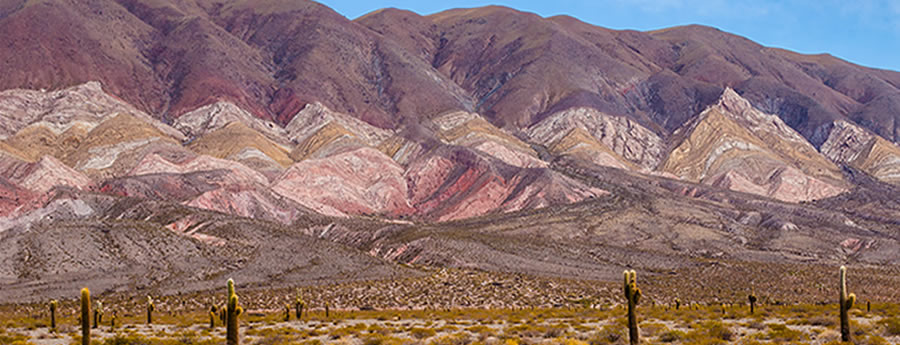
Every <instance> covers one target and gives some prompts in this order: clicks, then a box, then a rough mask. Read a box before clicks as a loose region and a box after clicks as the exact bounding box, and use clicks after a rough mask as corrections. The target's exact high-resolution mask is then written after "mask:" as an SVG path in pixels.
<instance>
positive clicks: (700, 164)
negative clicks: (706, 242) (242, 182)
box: [661, 90, 847, 202]
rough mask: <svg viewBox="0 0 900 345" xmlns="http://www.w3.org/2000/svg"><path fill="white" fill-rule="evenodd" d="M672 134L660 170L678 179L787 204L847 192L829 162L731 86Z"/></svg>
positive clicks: (788, 128) (807, 143) (835, 168)
mask: <svg viewBox="0 0 900 345" xmlns="http://www.w3.org/2000/svg"><path fill="white" fill-rule="evenodd" d="M675 138H676V140H677V141H676V142H677V146H676V147H675V148H674V149H673V150H672V151H671V152H670V153H669V156H668V158H667V159H666V161H665V162H664V164H663V165H662V168H661V170H662V171H663V172H666V173H671V174H673V175H675V176H678V177H679V178H682V179H686V180H689V181H695V182H701V183H706V184H713V185H718V186H721V187H724V188H728V189H731V190H736V191H743V192H748V193H753V194H759V195H764V196H769V197H773V198H776V199H780V200H784V201H791V202H799V201H809V200H817V199H823V198H827V197H830V196H834V195H837V194H840V193H842V192H844V191H846V186H847V184H846V183H845V182H844V181H843V180H842V176H841V174H840V170H839V169H838V168H837V167H836V166H835V165H834V164H833V163H831V162H830V161H828V160H827V159H826V158H825V157H824V156H822V155H821V154H819V153H818V152H817V151H816V150H815V148H814V147H813V146H812V145H810V144H809V142H807V141H806V140H804V139H803V137H801V136H800V135H799V134H797V133H796V132H795V131H794V130H793V129H791V128H790V127H788V126H787V125H785V124H784V122H782V121H781V119H779V118H778V117H777V116H774V115H768V114H765V113H762V112H760V111H759V110H756V109H754V108H753V107H752V106H750V104H749V102H747V101H746V100H744V99H743V98H741V97H740V96H739V95H737V94H736V93H735V92H733V91H731V90H726V91H725V93H724V94H723V95H722V98H721V99H720V101H719V102H718V103H717V104H716V105H713V106H711V107H709V108H707V109H706V110H705V111H703V113H701V114H700V115H699V116H698V117H697V118H695V119H694V120H693V121H692V122H690V123H688V125H686V126H685V127H684V128H682V129H680V130H679V131H677V132H676V133H675Z"/></svg>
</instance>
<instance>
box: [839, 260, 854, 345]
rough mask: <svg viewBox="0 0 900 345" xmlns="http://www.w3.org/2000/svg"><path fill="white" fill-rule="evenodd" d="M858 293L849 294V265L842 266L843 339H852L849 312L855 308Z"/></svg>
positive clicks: (841, 304)
mask: <svg viewBox="0 0 900 345" xmlns="http://www.w3.org/2000/svg"><path fill="white" fill-rule="evenodd" d="M855 302H856V294H852V293H851V294H849V295H848V294H847V267H844V266H841V299H840V301H839V303H840V307H841V341H847V342H849V341H850V317H849V316H848V315H847V312H848V311H849V310H850V308H853V303H855Z"/></svg>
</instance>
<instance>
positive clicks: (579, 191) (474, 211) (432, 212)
mask: <svg viewBox="0 0 900 345" xmlns="http://www.w3.org/2000/svg"><path fill="white" fill-rule="evenodd" d="M407 180H408V181H409V186H410V203H411V204H412V205H413V206H414V207H415V208H416V210H417V211H418V213H419V214H422V215H425V216H427V217H430V218H433V219H437V220H451V219H461V218H467V217H474V216H479V215H483V214H487V213H490V212H495V211H499V210H507V211H515V210H519V209H522V208H525V207H529V206H530V207H539V206H541V205H543V206H545V205H549V204H553V203H560V202H563V203H570V202H575V201H580V200H583V199H585V198H590V197H595V196H599V195H602V194H605V192H604V191H602V190H599V189H594V188H589V187H587V186H585V185H583V184H582V183H580V182H575V181H572V180H570V179H568V178H565V177H562V176H560V175H558V174H556V173H553V172H550V171H548V170H546V169H541V168H520V167H516V166H512V165H509V164H506V163H503V162H502V161H500V160H498V159H496V158H493V157H491V156H487V155H484V154H483V153H480V152H478V151H475V150H472V149H468V148H462V147H444V148H441V149H438V150H435V151H434V152H432V153H431V154H430V155H428V156H427V157H424V158H423V159H421V160H420V161H417V162H416V163H413V164H411V165H410V167H409V170H408V171H407Z"/></svg>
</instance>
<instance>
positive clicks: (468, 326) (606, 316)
mask: <svg viewBox="0 0 900 345" xmlns="http://www.w3.org/2000/svg"><path fill="white" fill-rule="evenodd" d="M835 309H836V307H835V306H834V305H827V304H826V305H805V304H801V305H765V306H764V307H761V308H760V310H765V312H758V313H756V314H754V315H753V316H750V315H749V313H747V315H742V314H741V311H740V308H736V307H731V306H728V307H727V308H726V312H725V313H724V314H723V313H722V308H721V304H716V303H710V304H703V305H698V304H693V303H692V304H691V306H690V307H683V308H681V310H678V311H675V310H671V309H670V310H666V308H665V307H664V306H660V305H657V306H652V305H649V306H648V305H643V306H641V307H640V310H639V316H640V320H641V324H640V329H641V335H642V339H643V340H642V343H647V344H677V345H681V344H684V345H714V344H742V345H753V344H809V345H813V344H815V345H820V344H825V343H828V342H831V341H834V340H836V339H839V335H838V333H837V313H836V311H835ZM895 312H900V308H898V307H897V306H894V305H891V304H878V305H873V309H872V311H871V312H868V313H866V312H863V311H861V310H859V309H854V311H853V313H852V322H851V327H852V330H853V336H854V343H855V344H858V345H868V344H871V345H881V344H889V343H895V342H897V340H898V339H900V317H898V316H895V314H892V313H895ZM317 314H318V313H317V312H314V313H311V315H310V316H309V317H308V318H306V319H304V320H303V321H296V320H292V321H290V322H283V321H281V317H282V316H281V311H280V310H271V311H255V310H251V311H250V312H248V315H247V317H246V318H242V321H241V325H242V328H243V329H242V332H241V334H242V337H243V339H244V341H242V343H243V344H246V345H275V344H286V345H297V344H303V345H322V344H332V343H334V344H356V345H429V344H436V345H469V344H477V345H501V344H502V345H506V344H527V345H552V344H567V345H585V344H591V345H605V344H627V342H628V335H627V328H626V327H625V317H624V310H623V309H622V308H621V307H618V306H607V307H604V308H602V309H601V308H598V309H584V308H535V309H531V308H527V309H441V310H427V311H426V310H365V311H359V310H340V311H339V312H333V313H332V316H331V317H330V318H325V317H324V315H317ZM69 315H71V314H69ZM207 317H208V316H207V315H206V313H205V312H184V313H175V312H160V313H159V317H158V318H157V320H158V322H155V323H154V325H153V326H152V327H148V326H146V325H144V323H143V317H142V315H139V314H134V315H124V316H122V314H120V316H119V327H118V329H117V330H116V331H115V332H113V335H109V333H106V332H109V328H108V326H106V325H104V326H103V327H101V329H100V330H99V332H97V333H95V337H96V338H95V343H96V344H98V345H106V344H134V345H168V344H201V345H204V344H217V343H219V342H220V341H221V339H222V338H223V337H224V327H222V326H221V324H220V323H217V325H218V327H216V328H215V329H212V330H211V329H209V327H208V319H207ZM41 318H42V316H41V315H39V314H38V315H37V317H29V316H27V315H24V314H23V315H17V316H15V317H10V316H8V315H0V344H4V345H6V344H15V345H28V344H30V343H35V339H54V338H56V339H63V340H65V341H66V342H67V343H68V342H70V341H71V342H75V341H77V340H78V327H77V326H75V325H74V324H75V320H74V319H73V318H71V317H70V318H65V317H63V318H61V320H60V325H59V327H58V329H59V330H58V332H57V333H55V334H53V333H49V332H47V329H46V322H43V320H42V319H41ZM31 337H34V339H30V338H31ZM38 343H40V342H38Z"/></svg>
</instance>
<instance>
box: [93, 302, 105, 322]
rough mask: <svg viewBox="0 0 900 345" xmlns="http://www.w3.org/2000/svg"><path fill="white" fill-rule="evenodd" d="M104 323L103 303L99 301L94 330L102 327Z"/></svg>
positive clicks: (95, 310) (95, 312)
mask: <svg viewBox="0 0 900 345" xmlns="http://www.w3.org/2000/svg"><path fill="white" fill-rule="evenodd" d="M102 322H103V302H100V301H97V305H96V307H95V308H94V328H97V327H100V323H102Z"/></svg>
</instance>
